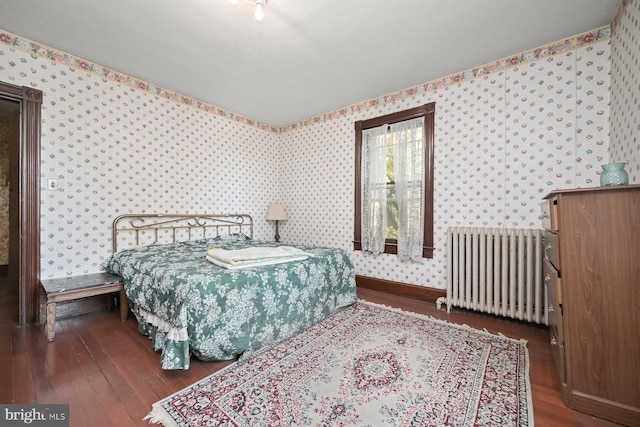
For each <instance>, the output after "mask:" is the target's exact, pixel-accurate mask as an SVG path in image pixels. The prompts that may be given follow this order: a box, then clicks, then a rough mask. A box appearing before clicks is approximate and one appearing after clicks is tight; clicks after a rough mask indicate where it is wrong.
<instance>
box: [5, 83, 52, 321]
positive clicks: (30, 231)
mask: <svg viewBox="0 0 640 427" xmlns="http://www.w3.org/2000/svg"><path fill="white" fill-rule="evenodd" d="M0 98H3V99H7V100H10V101H16V102H18V103H19V104H20V138H19V141H20V142H19V147H18V169H17V171H16V172H17V174H18V177H17V180H15V181H14V182H17V188H11V189H10V192H9V206H10V209H17V210H18V212H17V215H15V216H14V217H16V218H18V224H10V226H11V228H14V227H18V230H15V231H17V233H16V232H14V233H12V234H11V235H12V236H16V235H17V236H18V249H17V251H16V252H17V253H18V256H17V257H18V259H17V260H15V261H16V262H14V263H12V262H10V263H9V275H11V274H12V273H13V274H15V275H16V276H17V277H18V305H19V307H18V324H20V325H29V324H34V323H38V321H39V319H38V314H39V286H40V124H41V107H42V91H40V90H38V89H34V88H31V87H27V86H15V85H12V84H9V83H6V82H0ZM13 169H15V168H13ZM12 173H13V172H12ZM16 190H17V191H16ZM10 244H11V243H10ZM14 244H15V242H14ZM16 263H17V265H15V264H16ZM12 264H14V265H12Z"/></svg>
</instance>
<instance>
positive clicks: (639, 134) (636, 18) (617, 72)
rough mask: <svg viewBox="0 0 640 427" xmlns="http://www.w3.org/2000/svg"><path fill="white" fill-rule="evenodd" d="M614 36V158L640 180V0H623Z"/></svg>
mask: <svg viewBox="0 0 640 427" xmlns="http://www.w3.org/2000/svg"><path fill="white" fill-rule="evenodd" d="M613 27H614V31H613V34H612V39H611V64H612V66H611V99H612V102H611V160H612V161H615V162H623V163H627V166H626V168H625V169H626V171H627V172H628V173H629V182H630V183H640V107H639V106H638V100H640V66H638V64H640V0H631V1H628V0H624V1H623V7H622V8H621V11H620V14H619V16H618V17H617V18H616V19H615V20H614V23H613Z"/></svg>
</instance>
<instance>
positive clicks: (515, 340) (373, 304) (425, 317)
mask: <svg viewBox="0 0 640 427" xmlns="http://www.w3.org/2000/svg"><path fill="white" fill-rule="evenodd" d="M358 303H362V304H365V305H370V306H373V307H378V308H383V309H385V310H389V311H395V312H396V313H402V314H406V315H408V316H413V317H417V318H421V319H429V320H432V321H434V322H440V323H444V324H446V325H449V326H453V327H456V328H460V329H471V330H473V331H475V332H480V333H483V334H486V335H490V336H493V337H500V338H504V339H506V340H510V341H514V342H517V343H521V344H523V345H525V346H526V345H527V340H525V339H524V338H511V337H508V336H506V335H504V334H503V333H502V332H496V333H492V332H489V331H487V330H486V329H477V328H474V327H471V326H469V325H466V324H460V323H452V322H447V321H446V320H442V319H438V318H435V317H433V316H429V315H427V314H422V313H415V312H413V311H407V310H403V309H401V308H396V307H390V306H388V305H384V304H379V303H377V302H371V301H365V300H363V299H358Z"/></svg>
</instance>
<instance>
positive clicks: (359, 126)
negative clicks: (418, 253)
mask: <svg viewBox="0 0 640 427" xmlns="http://www.w3.org/2000/svg"><path fill="white" fill-rule="evenodd" d="M435 106H436V103H435V102H430V103H428V104H425V105H422V106H420V107H415V108H410V109H408V110H404V111H398V112H396V113H391V114H386V115H384V116H380V117H374V118H372V119H368V120H358V121H356V122H355V131H356V138H355V139H356V144H355V150H356V152H355V191H354V193H355V198H354V202H355V203H354V211H355V212H354V238H353V250H355V251H361V250H362V226H361V220H362V188H361V185H362V181H361V178H360V174H361V171H362V131H363V130H367V129H371V128H375V127H378V126H382V125H385V124H393V123H398V122H402V121H405V120H410V119H415V118H418V117H424V125H423V126H424V129H423V135H424V147H425V183H424V230H423V242H422V257H423V258H433V249H434V248H433V143H434V142H433V141H434V125H435ZM384 253H386V254H397V253H398V243H397V241H396V240H395V239H387V240H386V242H385V245H384Z"/></svg>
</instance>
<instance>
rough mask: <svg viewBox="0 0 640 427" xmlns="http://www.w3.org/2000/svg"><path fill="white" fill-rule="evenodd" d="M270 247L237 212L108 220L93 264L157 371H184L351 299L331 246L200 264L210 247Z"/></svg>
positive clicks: (350, 270)
mask: <svg viewBox="0 0 640 427" xmlns="http://www.w3.org/2000/svg"><path fill="white" fill-rule="evenodd" d="M280 246H282V245H280V244H276V243H272V242H264V241H256V240H254V239H253V220H252V218H251V216H249V215H245V214H238V215H131V214H127V215H121V216H119V217H118V218H116V219H115V220H114V222H113V254H112V255H111V256H110V257H109V258H108V259H107V260H106V261H105V263H104V265H103V267H104V268H105V269H106V270H107V271H109V272H112V273H115V274H118V275H120V276H121V277H122V278H123V280H124V283H125V285H124V287H125V292H126V295H127V298H128V300H129V307H130V309H131V311H132V312H133V314H134V315H135V317H136V319H137V321H138V329H139V331H140V332H141V333H143V334H145V335H147V336H148V337H149V338H150V339H151V341H152V345H153V347H154V349H156V350H160V351H161V352H162V353H161V356H160V362H161V366H162V368H163V369H188V368H189V362H190V357H191V355H193V356H195V357H197V358H198V359H201V360H230V359H234V358H237V357H246V356H247V355H250V354H251V353H253V352H255V351H256V350H258V349H260V348H262V347H265V346H268V345H271V344H274V343H276V342H279V341H281V340H283V339H286V338H288V337H290V336H292V335H294V334H295V333H297V332H299V331H301V330H303V329H305V328H307V327H309V326H311V325H313V324H315V323H317V322H319V321H321V320H323V319H324V318H325V317H327V316H328V315H329V314H331V313H332V312H333V311H335V310H336V309H338V308H340V307H343V306H346V305H349V304H351V303H353V302H355V301H356V299H357V297H356V287H355V271H354V267H353V264H352V262H351V260H350V258H349V256H348V255H347V253H346V251H344V250H341V249H335V248H319V247H308V246H296V247H295V248H294V249H295V250H297V251H299V253H298V256H299V255H300V253H302V254H306V255H307V256H302V258H300V257H299V258H297V259H296V260H292V261H289V262H279V263H268V264H267V265H255V266H252V265H248V266H243V267H242V268H225V267H221V266H219V265H216V264H214V263H213V262H211V260H207V253H208V252H209V253H211V252H210V251H211V250H216V251H238V252H242V250H247V248H257V251H264V250H269V251H270V250H272V249H273V248H277V247H280ZM249 250H254V249H249ZM229 253H231V252H229Z"/></svg>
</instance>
